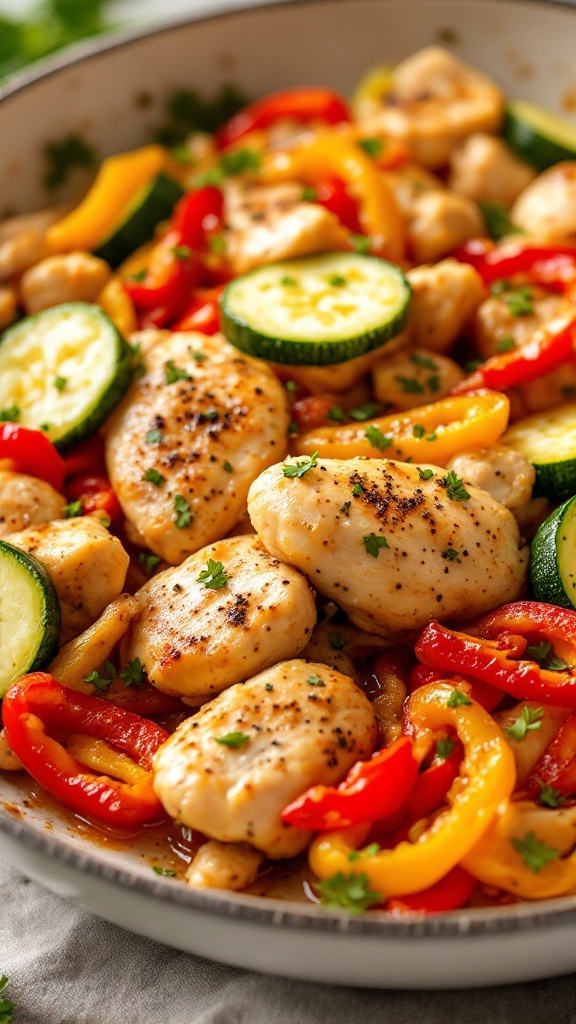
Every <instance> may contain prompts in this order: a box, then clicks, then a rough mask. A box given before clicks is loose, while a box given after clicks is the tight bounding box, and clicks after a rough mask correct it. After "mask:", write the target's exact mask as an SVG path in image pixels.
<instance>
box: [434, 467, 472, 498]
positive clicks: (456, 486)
mask: <svg viewBox="0 0 576 1024" xmlns="http://www.w3.org/2000/svg"><path fill="white" fill-rule="evenodd" d="M440 483H441V484H443V486H444V487H446V493H447V494H448V497H449V498H450V500H451V501H468V499H469V497H470V495H469V493H468V491H467V490H466V488H465V487H464V481H463V480H462V479H461V478H460V477H459V476H458V474H457V473H455V472H454V470H453V469H451V470H450V472H449V473H447V474H446V476H444V477H442V479H441V481H440Z"/></svg>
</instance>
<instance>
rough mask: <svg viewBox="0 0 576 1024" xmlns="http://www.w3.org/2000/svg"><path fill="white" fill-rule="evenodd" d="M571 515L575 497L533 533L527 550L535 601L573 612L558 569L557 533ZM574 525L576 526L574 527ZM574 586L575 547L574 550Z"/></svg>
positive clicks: (573, 605) (574, 606) (575, 594)
mask: <svg viewBox="0 0 576 1024" xmlns="http://www.w3.org/2000/svg"><path fill="white" fill-rule="evenodd" d="M571 511H576V497H572V498H569V499H568V501H565V502H564V504H563V505H560V506H559V508H557V509H555V510H554V512H552V514H551V515H550V516H548V519H546V520H545V521H544V522H543V523H542V525H541V526H540V527H539V528H538V530H537V531H536V536H535V537H534V540H533V541H532V547H531V550H530V585H531V587H532V590H533V591H534V596H535V597H536V598H537V599H538V601H545V602H546V603H547V604H555V605H558V606H559V607H560V608H576V604H575V603H574V602H573V601H571V600H570V598H569V596H568V594H567V592H566V588H565V586H564V582H563V580H562V576H561V574H560V567H559V564H558V562H559V555H558V533H559V531H561V530H562V529H563V523H564V520H565V519H566V517H567V516H568V515H569V514H570V512H571ZM575 525H576V524H575ZM574 568H575V582H576V546H575V548H574ZM574 598H575V600H576V588H575V590H574Z"/></svg>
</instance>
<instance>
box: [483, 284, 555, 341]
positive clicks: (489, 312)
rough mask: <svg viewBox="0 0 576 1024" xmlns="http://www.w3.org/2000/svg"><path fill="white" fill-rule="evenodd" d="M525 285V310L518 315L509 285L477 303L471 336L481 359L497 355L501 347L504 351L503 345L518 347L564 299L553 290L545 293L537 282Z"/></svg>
mask: <svg viewBox="0 0 576 1024" xmlns="http://www.w3.org/2000/svg"><path fill="white" fill-rule="evenodd" d="M526 287H527V292H526V294H527V296H529V303H528V304H527V305H526V307H525V308H526V310H528V309H529V312H528V311H525V312H523V313H521V314H520V315H518V314H517V313H516V310H515V307H514V301H513V300H514V295H515V290H514V289H513V288H512V289H511V290H505V291H503V292H502V293H501V294H499V295H489V296H488V297H487V298H486V299H484V301H483V302H482V303H481V305H479V306H478V309H477V311H476V316H475V317H474V324H473V329H474V338H475V341H476V345H477V348H478V351H479V352H480V355H481V356H483V358H484V359H489V358H490V356H493V355H497V354H498V353H499V352H501V351H502V346H504V351H506V346H507V345H510V347H511V348H512V347H513V346H517V347H518V348H522V347H523V345H526V344H527V343H528V342H529V341H530V339H531V338H532V335H533V334H534V331H535V330H536V329H537V328H538V327H540V326H541V325H542V324H545V323H547V322H548V321H549V320H551V319H552V318H553V317H554V316H555V315H556V313H557V312H558V310H559V308H560V306H561V305H562V304H563V302H564V299H563V297H562V296H561V295H559V294H558V293H557V292H549V291H548V290H547V289H546V288H540V287H539V286H538V285H530V286H526ZM510 339H511V340H510ZM512 343H513V344H512Z"/></svg>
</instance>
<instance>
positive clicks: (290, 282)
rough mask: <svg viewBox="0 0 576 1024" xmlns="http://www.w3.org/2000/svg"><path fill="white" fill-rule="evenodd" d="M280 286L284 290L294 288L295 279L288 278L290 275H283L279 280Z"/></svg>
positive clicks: (295, 284) (296, 282)
mask: <svg viewBox="0 0 576 1024" xmlns="http://www.w3.org/2000/svg"><path fill="white" fill-rule="evenodd" d="M280 284H281V285H283V286H284V288H296V286H297V284H298V281H297V280H296V278H295V277H290V274H284V277H281V278H280Z"/></svg>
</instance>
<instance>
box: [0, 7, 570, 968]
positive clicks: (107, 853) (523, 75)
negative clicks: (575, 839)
mask: <svg viewBox="0 0 576 1024" xmlns="http://www.w3.org/2000/svg"><path fill="white" fill-rule="evenodd" d="M575 34H576V11H571V10H569V9H568V8H566V7H565V6H562V5H559V4H550V3H548V4H546V3H537V2H515V0H297V2H292V3H283V4H279V5H274V6H273V7H258V8H256V9H253V10H239V9H238V5H237V4H236V5H235V6H234V8H233V9H232V10H229V11H228V13H226V12H225V11H224V12H223V11H222V10H221V12H220V13H219V14H216V15H212V16H210V17H208V18H206V19H204V20H200V21H193V22H185V23H180V24H176V25H172V26H168V27H166V28H161V29H159V30H152V31H149V32H146V33H144V34H141V35H130V36H123V37H119V38H116V39H112V40H111V41H105V42H100V41H99V42H97V43H96V44H88V45H86V46H84V47H82V48H80V49H79V50H77V51H76V52H75V54H72V55H71V56H65V57H63V58H60V57H59V58H56V59H55V60H54V61H52V62H50V63H49V64H46V65H44V66H43V67H42V68H40V69H39V70H38V71H33V72H32V73H31V74H27V75H25V76H23V77H21V78H20V79H19V80H17V81H15V82H14V83H13V84H11V85H9V86H7V87H5V88H4V90H2V92H0V100H1V101H0V138H2V140H3V145H2V148H1V150H0V211H1V210H3V209H17V210H18V209H19V210H25V209H33V208H34V207H38V206H40V205H42V204H43V203H44V202H45V201H46V196H45V195H44V194H43V190H42V185H41V181H42V176H43V171H44V167H43V162H42V151H43V146H44V145H45V143H46V142H48V141H50V140H53V139H58V138H61V137H63V136H65V135H66V134H69V133H70V132H71V131H75V132H80V133H81V134H82V135H84V136H85V137H86V138H87V139H88V140H89V141H90V142H91V143H92V144H93V145H94V146H95V147H96V148H97V150H98V152H99V154H100V156H104V155H106V154H107V153H111V152H113V151H118V150H122V149H128V148H130V147H131V146H134V145H137V144H140V143H142V142H143V141H145V140H147V139H149V138H150V130H151V128H152V126H154V125H156V124H158V123H159V122H160V121H161V120H162V116H163V103H164V100H165V98H166V96H167V94H168V93H169V91H170V90H171V89H173V88H174V87H176V86H183V85H184V86H192V87H195V88H198V89H199V90H201V91H202V92H204V93H206V94H207V95H210V94H212V93H213V92H214V91H215V90H216V89H217V88H218V86H219V85H221V84H222V83H223V82H225V81H233V82H234V83H236V84H238V85H239V86H240V87H241V88H243V89H244V90H245V91H246V92H247V93H248V94H251V95H258V94H262V93H265V92H267V91H269V90H271V89H275V88H279V87H283V86H286V85H292V84H302V83H305V82H314V83H325V84H328V85H331V86H334V87H336V88H337V89H340V90H341V91H343V92H345V93H347V92H350V90H351V89H352V87H353V86H354V84H355V82H356V81H357V80H358V78H359V77H360V75H361V74H362V73H363V71H364V70H365V69H366V68H367V67H369V66H370V65H371V64H375V63H379V62H383V61H396V60H398V59H400V58H402V57H405V56H407V55H408V54H410V53H411V52H413V51H414V50H416V49H418V48H419V47H421V46H424V45H426V44H429V43H434V42H444V43H445V44H446V43H448V45H450V46H451V47H453V49H454V50H455V52H456V53H457V54H458V55H460V56H462V57H463V58H464V59H465V60H468V61H470V62H471V63H473V64H476V65H477V66H478V67H480V68H483V69H484V70H486V71H487V72H489V73H490V74H491V75H493V77H494V78H496V79H497V80H498V81H499V82H500V84H501V85H502V87H503V88H504V90H505V91H506V92H507V93H508V94H509V95H516V96H522V97H524V98H526V99H532V100H535V101H537V102H539V103H541V104H542V105H544V106H547V107H549V108H550V109H553V110H557V111H559V112H562V111H565V110H566V109H568V108H570V106H571V105H572V106H573V105H574V101H575V100H576V77H575V74H574V38H575ZM143 99H145V102H143ZM78 185H79V181H78V179H75V180H73V181H72V183H71V188H72V189H74V188H78ZM29 790H30V785H29V783H27V782H26V780H23V779H22V777H17V776H13V777H12V778H11V777H9V775H8V774H7V773H6V774H4V776H2V777H0V853H1V854H2V855H3V856H4V857H5V858H6V859H7V860H9V861H10V862H12V863H13V864H14V865H16V866H17V867H19V868H20V869H21V870H23V871H25V872H26V873H27V874H29V875H30V876H31V877H32V878H35V879H37V880H38V881H40V882H42V883H43V884H45V885H46V886H47V887H49V888H51V889H53V890H54V891H55V892H57V893H60V894H61V895H62V896H64V897H65V898H67V899H71V900H75V901H77V902H79V903H82V904H83V905H84V906H86V907H89V908H90V909H91V910H93V911H94V912H95V913H97V914H100V915H101V916H102V917H105V918H107V919H109V920H110V921H114V922H115V923H116V924H120V925H123V926H124V927H126V928H129V929H132V930H133V931H136V932H139V933H141V934H143V935H147V936H149V937H151V938H154V939H157V940H159V941H161V942H166V943H169V944H171V945H173V946H176V947H178V948H179V949H183V950H187V951H189V952H192V953H199V954H203V955H204V956H207V957H211V958H214V959H219V960H223V961H225V962H227V963H231V964H236V965H239V966H242V967H250V968H254V969H256V970H261V971H268V972H271V973H277V974H285V975H289V976H293V977H298V978H303V979H309V980H315V981H324V982H333V983H335V984H354V985H369V986H377V987H396V988H399V987H408V988H410V987H411V988H454V987H457V986H461V987H464V986H469V985H483V984H484V985H493V984H499V983H504V982H513V981H522V980H527V979H531V978H538V977H544V976H548V975H553V974H562V973H565V972H568V971H573V970H575V969H576V942H575V940H576V897H572V898H566V899H561V900H550V901H547V902H542V903H539V904H535V905H529V904H518V905H516V906H513V907H510V908H508V909H503V908H500V909H487V910H473V911H471V910H464V911H459V912H454V913H450V914H446V915H444V916H440V917H435V918H427V919H425V918H423V919H418V918H415V919H414V920H410V921H393V920H391V919H390V918H389V917H387V916H386V915H384V914H380V913H375V914H370V915H369V916H368V917H366V918H353V917H349V916H348V915H347V914H345V913H343V914H336V913H326V912H324V911H322V910H320V909H318V908H316V907H314V906H308V905H303V904H289V903H280V902H278V901H276V902H274V901H271V900H265V899H259V898H256V897H247V896H243V895H237V894H232V893H225V892H217V891H206V892H196V891H193V890H190V889H188V888H186V886H184V885H182V884H180V883H177V882H174V881H171V880H169V879H161V878H158V877H156V876H155V875H154V874H153V873H152V872H151V870H150V864H149V862H148V861H146V860H145V859H143V857H142V854H141V852H140V851H139V849H137V848H135V849H133V850H130V849H122V847H121V846H116V845H115V844H113V843H109V844H107V845H95V844H94V843H92V842H90V841H89V839H87V838H85V837H83V835H82V834H81V833H79V832H78V829H77V828H74V827H73V826H71V823H70V818H69V817H68V816H66V815H65V814H61V813H60V812H59V811H58V809H57V808H56V807H54V806H53V805H50V804H48V805H47V804H46V803H43V802H42V801H41V802H40V803H38V801H37V800H36V799H34V798H32V799H31V798H30V793H29Z"/></svg>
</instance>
